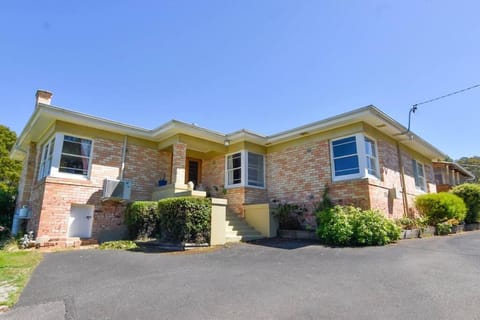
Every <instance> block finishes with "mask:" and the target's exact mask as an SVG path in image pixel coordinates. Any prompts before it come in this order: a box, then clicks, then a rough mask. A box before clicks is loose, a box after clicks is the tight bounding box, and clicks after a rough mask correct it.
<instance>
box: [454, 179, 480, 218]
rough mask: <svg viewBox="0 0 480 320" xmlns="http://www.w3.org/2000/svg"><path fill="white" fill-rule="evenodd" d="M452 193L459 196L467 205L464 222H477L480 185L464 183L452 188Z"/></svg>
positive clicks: (479, 215) (479, 214) (479, 207)
mask: <svg viewBox="0 0 480 320" xmlns="http://www.w3.org/2000/svg"><path fill="white" fill-rule="evenodd" d="M452 193H453V194H454V195H456V196H459V197H460V198H462V199H463V202H465V205H466V206H467V215H466V217H465V222H466V223H475V222H479V218H480V185H479V184H474V183H464V184H461V185H459V186H456V187H454V188H453V189H452Z"/></svg>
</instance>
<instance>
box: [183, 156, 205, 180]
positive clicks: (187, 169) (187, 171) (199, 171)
mask: <svg viewBox="0 0 480 320" xmlns="http://www.w3.org/2000/svg"><path fill="white" fill-rule="evenodd" d="M190 161H196V162H198V169H197V174H198V181H197V184H196V185H195V187H196V186H198V185H199V184H201V183H202V159H198V158H191V157H186V159H185V183H188V181H190V180H189V178H190Z"/></svg>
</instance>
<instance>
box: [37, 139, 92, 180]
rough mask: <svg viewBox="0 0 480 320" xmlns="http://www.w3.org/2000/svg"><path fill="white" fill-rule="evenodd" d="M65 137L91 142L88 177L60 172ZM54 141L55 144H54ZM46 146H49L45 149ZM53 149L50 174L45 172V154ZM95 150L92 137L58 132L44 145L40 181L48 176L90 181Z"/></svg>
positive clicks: (39, 173) (39, 172)
mask: <svg viewBox="0 0 480 320" xmlns="http://www.w3.org/2000/svg"><path fill="white" fill-rule="evenodd" d="M65 136H70V137H75V138H79V139H86V140H89V141H91V145H90V155H89V156H88V169H87V175H83V174H76V173H68V172H60V170H59V169H60V159H61V157H62V148H63V143H64V138H65ZM52 141H54V143H52ZM45 146H48V147H47V148H45ZM52 147H53V153H52V157H51V159H50V170H49V172H48V173H46V172H45V162H46V161H45V160H46V159H45V152H50V150H51V148H52ZM93 148H94V140H93V139H92V138H90V137H84V136H79V135H76V134H70V133H63V132H57V133H55V134H54V135H53V136H52V137H50V138H49V139H47V140H46V142H45V143H44V144H43V145H42V149H41V150H42V155H41V158H40V165H39V171H38V178H37V179H38V180H41V179H43V178H45V177H47V176H51V177H59V178H69V179H79V180H89V179H90V174H91V171H92V159H93ZM47 160H48V159H47Z"/></svg>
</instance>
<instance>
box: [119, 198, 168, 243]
mask: <svg viewBox="0 0 480 320" xmlns="http://www.w3.org/2000/svg"><path fill="white" fill-rule="evenodd" d="M125 224H126V225H127V227H128V232H129V234H130V237H131V238H132V239H145V238H154V237H159V235H160V215H159V212H158V202H157V201H134V202H132V203H130V204H129V205H128V207H127V210H126V212H125Z"/></svg>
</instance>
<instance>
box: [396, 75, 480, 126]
mask: <svg viewBox="0 0 480 320" xmlns="http://www.w3.org/2000/svg"><path fill="white" fill-rule="evenodd" d="M478 87H480V84H476V85H474V86H471V87H468V88H464V89H461V90H457V91H454V92H450V93H447V94H444V95H442V96H439V97H436V98H433V99H428V100H425V101H422V102H418V103H415V104H414V105H412V107H411V108H410V111H409V112H408V128H407V131H405V132H402V133H401V134H407V133H409V132H410V123H411V120H412V113H415V111H417V109H418V106H419V105H422V104H427V103H430V102H434V101H437V100H440V99H444V98H447V97H450V96H453V95H456V94H459V93H462V92H465V91H468V90H472V89H475V88H478Z"/></svg>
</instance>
